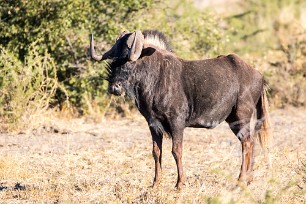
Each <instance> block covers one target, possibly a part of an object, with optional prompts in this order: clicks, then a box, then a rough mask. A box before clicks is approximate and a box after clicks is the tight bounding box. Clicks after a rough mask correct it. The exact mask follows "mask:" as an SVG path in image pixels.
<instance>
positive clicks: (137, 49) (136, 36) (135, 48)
mask: <svg viewBox="0 0 306 204" xmlns="http://www.w3.org/2000/svg"><path fill="white" fill-rule="evenodd" d="M143 42H144V36H143V34H142V33H141V31H139V30H136V31H135V32H134V33H133V34H131V35H130V37H129V38H128V40H127V45H128V47H129V48H130V53H129V59H130V60H131V61H136V60H137V59H138V58H139V57H140V55H141V51H142V48H143Z"/></svg>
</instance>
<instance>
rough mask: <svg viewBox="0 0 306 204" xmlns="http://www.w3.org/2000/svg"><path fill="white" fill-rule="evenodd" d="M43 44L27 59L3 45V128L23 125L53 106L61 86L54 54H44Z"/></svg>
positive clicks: (0, 115) (0, 107)
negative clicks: (40, 50)
mask: <svg viewBox="0 0 306 204" xmlns="http://www.w3.org/2000/svg"><path fill="white" fill-rule="evenodd" d="M38 48H39V46H38V45H37V44H36V43H33V44H32V45H31V46H30V47H29V52H28V55H27V56H25V59H24V61H23V62H22V61H20V60H19V59H17V58H16V56H15V55H14V54H13V53H11V52H9V51H8V50H6V49H5V48H3V47H0V87H1V89H0V91H1V95H0V120H1V125H2V127H1V129H2V131H3V130H7V129H12V128H13V129H15V128H22V127H24V126H27V125H29V124H31V119H33V117H35V116H36V115H37V114H39V113H40V112H41V111H43V110H45V109H47V108H48V107H49V104H50V102H52V100H53V99H52V97H53V96H54V93H55V90H56V89H57V88H58V82H57V78H56V66H55V63H54V60H53V59H52V58H51V57H50V54H48V53H47V52H45V53H44V54H40V53H39V51H38Z"/></svg>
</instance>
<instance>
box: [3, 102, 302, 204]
mask: <svg viewBox="0 0 306 204" xmlns="http://www.w3.org/2000/svg"><path fill="white" fill-rule="evenodd" d="M271 119H272V122H273V131H272V132H273V135H274V143H273V148H272V151H271V159H272V161H273V168H272V169H270V170H269V169H268V167H267V159H266V158H265V157H264V154H263V152H262V150H261V149H260V147H258V146H259V145H257V148H256V158H255V160H256V163H255V166H254V168H255V171H254V181H253V183H251V185H249V186H247V187H246V186H241V187H236V178H237V177H238V174H239V169H240V162H241V148H240V143H239V141H238V139H237V138H236V137H235V136H234V135H233V133H232V132H231V131H230V130H229V128H228V127H227V125H226V124H225V123H223V124H221V125H219V126H218V127H217V128H215V129H213V130H205V129H191V128H189V129H186V130H185V137H184V152H183V165H184V168H185V171H186V175H187V183H186V185H185V187H184V189H183V191H182V192H177V191H176V190H175V189H174V185H175V181H176V167H175V162H174V159H173V158H172V155H171V141H170V139H165V140H164V147H163V148H164V149H163V150H164V151H163V181H162V183H161V186H160V187H159V188H157V189H151V185H152V181H153V176H154V161H153V158H152V153H151V152H152V143H151V136H150V133H149V130H148V127H147V125H146V122H145V121H144V119H142V118H141V117H140V116H139V117H136V118H133V119H121V120H104V121H102V122H100V123H99V124H92V123H86V122H85V121H84V120H83V119H74V120H70V121H62V120H56V121H52V125H49V126H46V127H41V128H40V129H37V130H33V131H31V132H30V133H27V134H19V135H10V134H2V135H0V154H1V156H0V201H1V203H33V202H34V203H35V202H44V203H64V202H65V203H220V202H222V203H228V202H233V203H274V202H276V203H305V200H306V197H305V194H306V166H305V165H306V130H305V128H306V110H305V109H294V108H290V109H287V110H275V111H272V112H271ZM257 144H258V143H257Z"/></svg>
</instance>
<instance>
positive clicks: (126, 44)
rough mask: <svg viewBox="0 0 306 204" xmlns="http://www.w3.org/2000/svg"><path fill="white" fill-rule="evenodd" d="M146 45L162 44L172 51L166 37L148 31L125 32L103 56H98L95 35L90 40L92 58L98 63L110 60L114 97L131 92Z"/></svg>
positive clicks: (110, 77) (109, 73)
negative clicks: (136, 68)
mask: <svg viewBox="0 0 306 204" xmlns="http://www.w3.org/2000/svg"><path fill="white" fill-rule="evenodd" d="M144 43H149V44H154V43H155V45H156V43H160V44H162V45H161V46H160V47H164V49H167V50H168V51H172V49H171V46H170V45H169V43H168V41H167V39H166V37H165V36H164V35H163V34H162V33H160V32H158V31H151V30H147V31H144V32H143V33H142V32H141V31H138V30H136V31H135V32H133V33H131V32H128V31H123V32H122V33H121V34H120V35H119V36H118V37H117V39H116V43H115V44H114V45H113V47H112V48H111V49H110V50H109V51H107V52H105V53H104V54H103V55H97V54H96V52H95V49H94V40H93V35H91V39H90V56H91V58H92V59H94V60H96V61H101V60H107V59H110V61H109V63H108V65H109V66H108V77H107V80H108V81H109V85H108V92H109V93H110V94H114V95H122V94H123V93H124V92H127V93H129V92H131V90H130V88H131V87H130V78H131V73H132V72H133V68H134V67H135V65H136V61H137V60H138V59H139V57H140V56H141V53H142V51H143V48H144Z"/></svg>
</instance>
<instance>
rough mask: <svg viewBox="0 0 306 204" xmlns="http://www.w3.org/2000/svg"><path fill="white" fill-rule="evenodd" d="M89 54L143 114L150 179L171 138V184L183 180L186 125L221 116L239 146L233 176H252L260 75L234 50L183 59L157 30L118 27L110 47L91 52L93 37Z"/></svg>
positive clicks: (262, 111) (260, 129) (113, 89)
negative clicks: (147, 133)
mask: <svg viewBox="0 0 306 204" xmlns="http://www.w3.org/2000/svg"><path fill="white" fill-rule="evenodd" d="M90 55H91V58H92V59H94V60H97V61H101V60H106V59H110V62H109V63H108V68H107V69H108V77H107V80H108V81H109V86H108V87H109V88H108V91H109V93H111V94H114V95H122V94H124V93H126V94H127V95H129V96H131V97H132V98H133V99H134V100H135V103H136V106H137V108H138V110H139V111H140V113H141V114H142V115H143V116H144V117H145V119H146V121H147V123H148V125H149V129H150V132H151V134H152V140H153V157H154V160H155V178H154V182H153V186H156V185H158V184H159V182H160V180H161V170H162V167H161V161H162V141H163V135H164V133H166V134H167V135H169V136H170V137H171V138H172V154H173V157H174V159H175V162H176V165H177V172H178V178H177V183H176V187H177V188H178V189H181V188H182V186H183V184H184V182H185V179H186V178H185V175H184V172H183V166H182V143H183V131H184V129H185V128H186V127H194V128H214V127H215V126H217V125H218V124H219V123H221V122H222V121H224V120H225V121H226V122H227V123H228V124H229V126H230V128H231V130H232V131H233V132H234V134H235V135H236V136H237V137H238V139H239V140H240V142H241V145H242V165H241V171H240V175H239V181H241V182H247V183H249V182H250V181H251V180H252V171H253V163H254V162H253V161H254V158H253V155H254V154H253V151H254V139H255V134H258V135H259V140H260V143H261V145H262V146H265V145H267V144H268V140H269V115H268V102H267V98H266V91H265V82H264V79H263V76H262V75H261V74H260V73H259V72H258V71H256V70H255V69H253V68H252V67H251V66H249V65H248V64H246V63H245V62H244V61H243V60H242V59H241V58H240V57H238V56H237V55H235V54H230V55H227V56H219V57H217V58H213V59H206V60H196V61H189V60H184V59H181V58H179V57H177V56H176V55H175V54H174V52H173V51H172V48H171V46H170V44H169V42H168V41H167V39H166V37H165V36H164V35H163V34H162V33H161V32H159V31H152V30H147V31H144V32H141V31H135V32H132V33H131V32H128V31H124V32H122V33H121V34H120V35H119V37H118V38H117V40H116V43H115V44H114V46H113V47H112V48H111V49H110V50H109V51H107V52H106V53H104V54H103V55H97V54H96V53H95V49H94V42H93V36H92V35H91V41H90Z"/></svg>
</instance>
